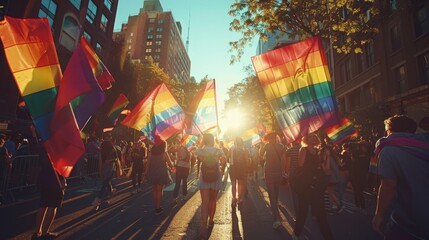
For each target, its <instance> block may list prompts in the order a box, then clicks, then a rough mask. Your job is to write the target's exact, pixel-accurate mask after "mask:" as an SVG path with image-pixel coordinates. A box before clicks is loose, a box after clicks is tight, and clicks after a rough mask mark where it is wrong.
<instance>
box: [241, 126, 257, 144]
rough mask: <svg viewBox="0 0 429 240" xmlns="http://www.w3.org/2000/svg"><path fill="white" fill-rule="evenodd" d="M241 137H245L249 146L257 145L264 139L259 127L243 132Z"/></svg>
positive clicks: (245, 141) (244, 140) (245, 142)
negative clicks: (260, 134)
mask: <svg viewBox="0 0 429 240" xmlns="http://www.w3.org/2000/svg"><path fill="white" fill-rule="evenodd" d="M240 137H241V138H242V139H243V142H244V145H245V146H248V147H249V146H253V145H256V144H258V143H260V142H261V141H262V140H261V137H260V136H259V131H258V128H250V129H248V130H246V131H245V132H244V133H242V134H241V135H240Z"/></svg>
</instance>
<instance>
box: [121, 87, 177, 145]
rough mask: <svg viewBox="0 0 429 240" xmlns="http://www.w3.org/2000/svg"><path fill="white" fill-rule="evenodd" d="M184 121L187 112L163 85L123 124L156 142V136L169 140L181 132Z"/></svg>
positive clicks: (141, 102)
mask: <svg viewBox="0 0 429 240" xmlns="http://www.w3.org/2000/svg"><path fill="white" fill-rule="evenodd" d="M184 120H185V112H183V110H182V107H180V105H179V103H178V102H177V100H176V99H175V98H174V96H173V94H172V93H171V91H170V90H169V89H168V88H167V86H166V85H165V84H164V83H162V84H160V85H158V86H157V87H156V88H155V89H154V90H153V91H152V92H151V93H149V94H148V95H147V96H146V97H144V98H143V99H142V100H141V101H140V102H139V103H138V104H137V106H135V108H134V109H133V110H132V111H131V113H130V114H128V116H127V117H126V118H125V119H124V120H122V122H121V124H123V125H125V126H128V127H131V128H134V129H137V130H139V131H142V132H143V133H145V134H146V135H147V136H148V138H149V139H150V140H152V141H154V138H155V135H159V136H160V137H161V138H162V139H163V140H167V139H168V138H169V137H171V136H172V135H173V134H175V133H177V132H178V131H181V130H182V129H183V122H184Z"/></svg>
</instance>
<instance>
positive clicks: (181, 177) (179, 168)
mask: <svg viewBox="0 0 429 240" xmlns="http://www.w3.org/2000/svg"><path fill="white" fill-rule="evenodd" d="M190 169H191V154H190V152H189V151H188V149H187V148H186V146H184V145H180V146H179V147H178V149H177V162H176V181H175V185H174V190H173V201H172V203H173V204H176V203H177V197H178V196H179V190H180V185H182V195H183V198H186V195H187V194H188V177H189V170H190Z"/></svg>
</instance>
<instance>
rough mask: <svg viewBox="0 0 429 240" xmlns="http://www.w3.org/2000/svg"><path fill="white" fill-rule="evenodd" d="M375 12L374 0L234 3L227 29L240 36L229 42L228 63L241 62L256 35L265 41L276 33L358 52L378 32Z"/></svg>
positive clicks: (377, 11) (247, 0) (345, 50)
mask: <svg viewBox="0 0 429 240" xmlns="http://www.w3.org/2000/svg"><path fill="white" fill-rule="evenodd" d="M378 13H379V9H378V7H377V5H376V4H375V0H363V1H355V0H308V1H301V0H288V1H284V0H283V1H279V0H260V1H253V0H236V1H235V3H234V4H232V5H231V8H230V11H229V15H231V16H232V17H233V18H234V19H233V20H232V22H231V23H230V30H232V31H236V32H240V33H241V34H242V36H241V38H240V39H239V40H237V41H233V42H230V46H231V51H234V50H235V51H236V56H231V63H233V62H236V61H239V60H240V58H241V56H242V55H243V48H244V47H245V46H246V45H247V44H249V43H250V41H252V39H253V38H254V37H255V36H259V37H260V38H261V39H262V40H264V41H266V40H267V36H268V35H277V33H282V34H287V35H289V36H290V37H291V38H293V39H295V38H296V37H297V36H299V37H300V38H302V39H305V38H308V37H312V36H320V37H322V38H323V39H330V41H331V43H332V46H333V48H334V49H336V51H337V52H338V53H350V52H355V53H361V52H362V46H363V45H365V44H368V43H370V42H371V41H372V36H373V35H374V33H377V32H378V28H377V27H376V24H377V21H375V17H376V16H377V15H378Z"/></svg>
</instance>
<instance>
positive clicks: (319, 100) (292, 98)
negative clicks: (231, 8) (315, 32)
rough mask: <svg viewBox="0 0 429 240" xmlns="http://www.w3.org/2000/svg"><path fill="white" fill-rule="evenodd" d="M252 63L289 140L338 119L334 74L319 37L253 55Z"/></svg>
mask: <svg viewBox="0 0 429 240" xmlns="http://www.w3.org/2000/svg"><path fill="white" fill-rule="evenodd" d="M252 63H253V66H254V68H255V71H256V74H257V76H258V79H259V81H260V83H261V86H262V88H263V90H264V93H265V96H266V98H267V100H268V101H269V103H270V105H271V108H272V109H273V111H274V113H275V116H276V118H277V121H278V122H279V124H280V126H281V128H282V131H283V133H284V135H285V137H286V139H287V140H288V141H295V140H296V139H298V138H299V137H300V136H303V135H307V134H309V133H312V132H315V131H317V130H319V129H320V128H322V127H323V126H325V127H326V126H330V125H332V124H334V123H336V122H337V118H336V104H335V98H334V91H333V87H332V82H331V77H330V75H329V70H328V65H327V62H326V58H325V54H324V50H323V46H322V43H321V41H320V39H319V38H318V37H315V38H310V39H307V40H304V41H301V42H298V43H295V44H291V45H288V46H285V47H283V48H279V49H276V50H273V51H270V52H266V53H264V54H261V55H258V56H255V57H252Z"/></svg>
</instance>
